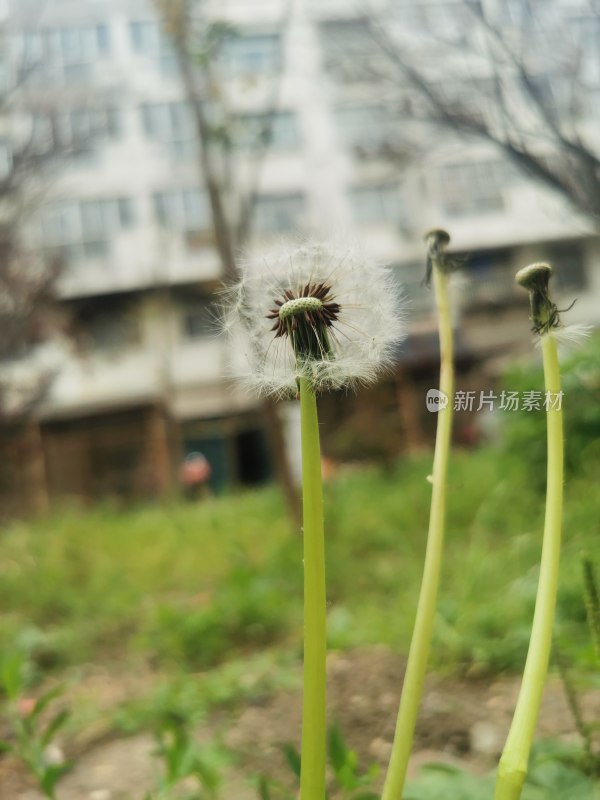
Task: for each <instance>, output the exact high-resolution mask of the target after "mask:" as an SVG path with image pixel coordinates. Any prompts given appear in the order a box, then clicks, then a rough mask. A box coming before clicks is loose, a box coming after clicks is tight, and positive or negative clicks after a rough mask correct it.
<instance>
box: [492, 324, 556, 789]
mask: <svg viewBox="0 0 600 800" xmlns="http://www.w3.org/2000/svg"><path fill="white" fill-rule="evenodd" d="M542 350H543V355H544V376H545V382H546V391H547V392H552V393H558V392H560V367H559V363H558V353H557V350H556V342H555V340H554V339H553V338H552V337H551V336H543V337H542ZM547 425H548V477H547V488H546V518H545V522H544V539H543V544H542V559H541V564H540V577H539V582H538V591H537V598H536V601H535V612H534V615H533V625H532V629H531V639H530V640H529V651H528V653H527V660H526V662H525V670H524V672H523V682H522V684H521V690H520V692H519V698H518V700H517V706H516V709H515V714H514V717H513V721H512V724H511V727H510V731H509V734H508V738H507V740H506V744H505V746H504V751H503V753H502V757H501V759H500V764H499V766H498V777H497V781H496V793H495V795H494V800H518V798H520V796H521V790H522V788H523V783H524V782H525V777H526V775H527V763H528V761H529V752H530V750H531V745H532V742H533V736H534V733H535V726H536V724H537V718H538V714H539V710H540V704H541V702H542V692H543V690H544V683H545V680H546V675H547V672H548V662H549V659H550V649H551V645H552V629H553V627H554V610H555V607H556V594H557V589H558V572H559V565H560V543H561V528H562V504H563V424H562V410H561V409H557V408H552V407H549V409H548V412H547Z"/></svg>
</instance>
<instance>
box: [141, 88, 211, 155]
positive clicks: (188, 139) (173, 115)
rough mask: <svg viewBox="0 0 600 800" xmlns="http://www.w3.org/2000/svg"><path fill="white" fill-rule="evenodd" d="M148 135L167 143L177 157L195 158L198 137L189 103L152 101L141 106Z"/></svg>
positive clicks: (164, 143) (157, 140)
mask: <svg viewBox="0 0 600 800" xmlns="http://www.w3.org/2000/svg"><path fill="white" fill-rule="evenodd" d="M141 115H142V125H143V127H144V131H145V132H146V134H147V136H148V137H149V138H150V139H152V140H154V141H156V142H160V143H161V144H163V145H165V146H166V147H167V148H168V149H169V150H170V152H171V153H172V155H173V156H174V157H175V158H182V159H184V158H193V157H194V156H195V155H196V148H197V138H196V129H195V126H194V120H193V118H192V114H191V109H190V107H189V105H188V103H184V102H175V103H152V104H146V105H143V106H141Z"/></svg>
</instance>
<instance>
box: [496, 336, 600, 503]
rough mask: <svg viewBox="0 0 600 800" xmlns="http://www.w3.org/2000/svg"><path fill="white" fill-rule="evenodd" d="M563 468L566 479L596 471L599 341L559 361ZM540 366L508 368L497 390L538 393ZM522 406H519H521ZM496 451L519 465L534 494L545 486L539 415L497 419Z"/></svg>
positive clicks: (542, 425) (522, 413)
mask: <svg viewBox="0 0 600 800" xmlns="http://www.w3.org/2000/svg"><path fill="white" fill-rule="evenodd" d="M562 374H563V391H564V401H563V408H564V421H565V468H566V472H567V474H571V475H575V474H582V473H584V472H588V474H593V472H594V471H595V472H596V474H597V472H598V470H599V469H600V335H598V334H596V335H595V336H592V337H591V338H590V340H589V341H588V342H586V343H585V344H584V345H583V346H581V347H578V348H577V350H573V351H571V352H570V353H569V354H568V355H565V356H564V358H562ZM543 386H544V375H543V371H542V366H541V361H540V363H539V364H538V365H536V366H534V365H532V364H527V365H519V366H514V367H512V368H511V369H509V370H508V371H507V373H506V374H505V376H504V381H503V388H504V389H506V390H508V391H512V392H519V393H520V396H521V397H522V396H523V395H522V393H524V392H529V391H543ZM521 405H522V404H521ZM503 420H504V427H503V438H502V446H503V449H504V450H506V451H507V453H509V454H512V455H513V456H516V458H517V459H519V460H520V461H521V460H522V461H525V462H526V463H527V464H528V465H529V467H530V477H531V480H532V482H533V483H534V485H535V486H536V487H538V488H540V489H542V488H543V487H544V486H545V481H546V419H545V413H544V410H543V408H542V410H539V411H526V410H523V409H519V410H518V411H510V412H508V411H507V412H506V413H505V414H504V417H503Z"/></svg>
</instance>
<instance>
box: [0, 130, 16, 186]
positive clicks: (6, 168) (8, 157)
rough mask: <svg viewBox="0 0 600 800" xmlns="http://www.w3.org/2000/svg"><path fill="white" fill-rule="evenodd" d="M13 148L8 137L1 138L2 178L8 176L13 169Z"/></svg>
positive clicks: (0, 162)
mask: <svg viewBox="0 0 600 800" xmlns="http://www.w3.org/2000/svg"><path fill="white" fill-rule="evenodd" d="M12 165H13V161H12V148H11V146H10V142H8V141H7V140H6V139H0V180H4V179H5V178H7V177H8V176H9V175H10V173H11V170H12Z"/></svg>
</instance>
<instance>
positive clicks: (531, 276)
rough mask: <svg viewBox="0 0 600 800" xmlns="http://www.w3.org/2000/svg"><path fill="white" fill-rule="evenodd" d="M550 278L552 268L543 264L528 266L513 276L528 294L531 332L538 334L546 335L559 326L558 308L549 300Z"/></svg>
mask: <svg viewBox="0 0 600 800" xmlns="http://www.w3.org/2000/svg"><path fill="white" fill-rule="evenodd" d="M551 277H552V267H551V266H550V264H545V263H543V262H538V263H535V264H529V266H527V267H523V269H520V270H519V271H518V272H517V274H516V275H515V280H516V281H517V283H518V284H519V285H520V286H522V287H523V288H524V289H527V291H528V292H529V302H530V305H531V321H532V322H533V329H532V330H533V331H535V333H539V334H545V333H548V332H549V331H550V330H551V329H552V328H557V327H558V326H559V325H560V318H559V312H558V308H557V307H556V305H555V304H554V303H553V302H552V301H551V300H550V293H549V284H550V278H551Z"/></svg>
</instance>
